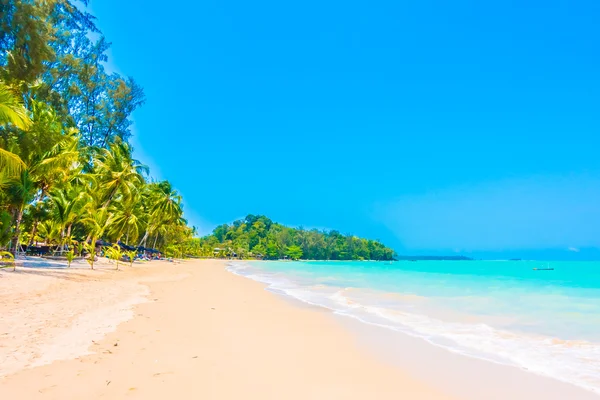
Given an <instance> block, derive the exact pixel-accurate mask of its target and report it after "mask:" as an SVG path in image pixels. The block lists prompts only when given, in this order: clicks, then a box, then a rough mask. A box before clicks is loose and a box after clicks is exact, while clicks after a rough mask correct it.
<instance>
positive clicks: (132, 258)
mask: <svg viewBox="0 0 600 400" xmlns="http://www.w3.org/2000/svg"><path fill="white" fill-rule="evenodd" d="M124 254H125V255H126V256H127V258H128V259H129V266H130V267H133V262H134V261H135V256H137V251H135V250H130V251H125V252H124Z"/></svg>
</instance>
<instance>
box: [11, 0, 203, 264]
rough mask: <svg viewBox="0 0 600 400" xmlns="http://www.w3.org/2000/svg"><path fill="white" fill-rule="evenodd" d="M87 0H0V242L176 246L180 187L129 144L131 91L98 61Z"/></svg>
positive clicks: (181, 232)
mask: <svg viewBox="0 0 600 400" xmlns="http://www.w3.org/2000/svg"><path fill="white" fill-rule="evenodd" d="M87 3H88V1H87V0H81V1H77V2H75V1H71V0H45V1H36V0H0V25H1V26H0V250H4V251H10V252H11V253H13V254H14V253H16V252H19V251H21V250H23V249H25V248H26V247H27V246H30V245H34V244H36V243H43V244H45V245H53V246H54V247H55V248H59V249H62V250H64V251H65V253H66V254H67V257H68V258H69V259H72V257H73V254H78V255H81V253H82V250H83V249H87V250H88V252H89V253H91V254H95V243H96V241H97V240H106V241H108V242H111V243H117V242H121V243H124V244H127V245H131V246H132V247H137V246H145V247H153V248H158V249H161V250H162V251H163V252H167V253H169V252H170V253H172V254H175V253H177V254H181V253H182V249H183V248H184V246H185V245H187V244H188V242H189V241H190V240H191V238H192V235H193V229H192V228H190V227H188V226H187V223H186V220H185V219H184V218H183V206H182V199H181V196H180V195H179V194H178V192H177V191H176V190H175V189H174V188H173V187H172V185H171V183H169V182H168V181H160V182H156V181H153V180H152V179H151V178H150V175H149V171H148V168H147V167H146V166H144V165H142V164H141V163H140V162H139V161H137V160H136V159H135V158H134V156H133V148H132V146H131V144H130V142H129V139H130V137H131V123H132V122H131V118H130V117H131V114H132V112H133V111H134V110H136V109H137V108H138V107H139V106H141V105H142V104H143V102H144V93H143V90H142V88H141V87H140V86H139V85H138V84H137V83H136V82H135V80H134V79H133V78H130V77H122V76H121V75H119V74H116V73H109V72H107V71H106V69H105V63H106V61H107V50H108V48H109V43H108V42H107V41H106V39H105V38H104V36H103V35H102V32H100V30H99V29H98V27H97V26H96V23H95V19H94V17H93V16H92V15H91V14H89V13H88V12H87V11H86V8H87V5H88V4H87ZM75 249H78V251H77V252H75ZM110 253H111V255H114V257H117V256H119V258H120V257H121V256H122V255H123V254H121V253H119V251H117V250H116V249H114V248H113V249H111V251H110ZM70 261H71V260H69V263H70ZM91 265H92V267H93V257H91Z"/></svg>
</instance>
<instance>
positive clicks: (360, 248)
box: [190, 215, 394, 260]
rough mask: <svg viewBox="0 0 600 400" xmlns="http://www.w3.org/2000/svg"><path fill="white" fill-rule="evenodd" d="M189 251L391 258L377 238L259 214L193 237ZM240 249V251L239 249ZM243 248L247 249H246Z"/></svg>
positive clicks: (273, 257) (312, 257) (272, 256)
mask: <svg viewBox="0 0 600 400" xmlns="http://www.w3.org/2000/svg"><path fill="white" fill-rule="evenodd" d="M190 248H191V249H193V252H192V254H197V255H203V256H212V255H213V254H214V249H215V248H219V249H223V250H222V251H220V252H218V253H217V255H220V254H223V256H227V255H233V253H235V254H236V255H237V256H238V257H242V258H243V257H245V256H252V257H259V258H265V259H269V260H276V259H281V258H284V257H285V256H287V257H289V258H291V259H293V260H297V259H310V260H392V259H393V257H394V251H393V250H392V249H390V248H388V247H385V246H384V245H383V244H381V243H380V242H379V241H376V240H369V239H362V238H358V237H356V236H353V235H342V234H340V233H339V232H337V231H319V230H316V229H313V230H310V231H308V230H304V229H301V228H297V229H296V228H289V227H286V226H283V225H281V224H277V223H274V222H273V221H271V220H270V219H269V218H267V217H265V216H262V215H248V216H247V217H246V218H245V219H243V220H238V221H234V222H233V223H232V224H231V225H227V224H225V225H220V226H218V227H217V228H215V230H214V231H213V233H212V234H211V235H208V236H206V237H203V238H201V239H197V242H195V243H194V245H193V246H190ZM240 249H242V250H244V251H240ZM246 250H247V251H246Z"/></svg>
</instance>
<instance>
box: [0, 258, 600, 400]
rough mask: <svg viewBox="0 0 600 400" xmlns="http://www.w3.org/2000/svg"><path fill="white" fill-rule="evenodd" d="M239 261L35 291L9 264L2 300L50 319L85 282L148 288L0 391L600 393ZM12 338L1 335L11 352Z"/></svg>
mask: <svg viewBox="0 0 600 400" xmlns="http://www.w3.org/2000/svg"><path fill="white" fill-rule="evenodd" d="M228 264H229V262H223V261H214V260H194V261H186V262H183V263H181V264H177V265H174V264H171V263H149V264H145V265H140V266H138V265H136V266H134V267H133V268H131V269H130V268H129V267H128V268H127V269H125V268H124V270H123V271H121V272H116V271H115V273H112V272H111V271H109V270H103V269H99V270H96V271H89V270H83V269H82V270H77V269H75V270H69V271H66V272H64V273H65V274H67V276H66V277H62V278H55V277H46V278H48V279H53V281H52V284H48V285H46V286H43V285H41V286H39V290H37V291H34V292H33V293H26V292H25V291H23V290H21V289H22V288H21V289H19V288H18V287H12V288H11V287H9V285H7V284H6V283H7V281H8V280H5V279H4V278H6V277H9V276H10V274H11V272H7V273H0V275H2V277H1V278H0V289H1V290H0V300H2V301H3V303H2V305H3V306H4V307H7V306H9V305H10V304H7V303H6V300H7V298H6V297H4V296H6V295H7V294H9V293H8V291H7V290H6V289H9V290H13V291H15V293H17V296H22V298H33V299H37V300H36V301H38V303H36V304H33V305H32V304H29V305H27V304H24V303H23V302H22V299H21V301H18V302H17V303H18V304H13V306H14V307H18V306H21V307H22V309H23V310H25V311H29V312H31V311H32V308H31V307H32V306H38V307H39V306H40V304H42V305H44V304H45V306H46V307H47V308H45V309H43V310H42V311H44V313H45V315H49V316H47V317H46V320H44V318H40V320H42V321H45V322H47V321H51V320H52V319H53V318H54V319H56V318H57V317H56V315H57V313H56V310H54V313H53V312H52V311H51V310H50V309H51V308H52V307H53V306H55V305H56V302H57V301H59V300H60V299H61V298H62V301H63V304H70V303H69V300H72V299H73V297H72V295H77V294H79V295H81V294H82V289H83V288H84V286H81V285H82V280H83V284H84V285H85V284H88V283H89V284H94V285H99V286H97V287H98V288H105V289H108V288H111V287H112V288H114V287H115V286H119V285H122V284H123V282H129V283H131V282H136V283H137V284H140V285H142V286H143V287H145V288H147V292H146V294H145V299H144V301H142V302H138V303H137V304H128V305H126V306H124V309H127V310H130V311H131V314H128V316H129V317H132V318H129V319H127V320H125V321H124V322H123V321H121V323H120V324H119V325H118V326H116V325H115V326H114V327H115V328H116V330H112V331H110V330H108V331H103V332H95V333H96V334H100V335H104V336H103V338H102V339H97V337H93V335H88V334H86V332H85V331H84V330H83V331H82V330H78V331H77V333H76V334H75V335H71V336H67V338H71V339H73V338H75V336H76V337H77V339H80V340H81V339H83V342H86V341H87V347H88V348H87V349H86V352H82V353H81V354H77V355H74V354H71V357H69V358H71V359H67V360H58V361H54V362H52V363H51V364H47V365H41V366H31V367H30V368H27V369H21V370H19V371H18V372H16V373H13V374H9V375H8V376H5V377H4V378H2V377H0V392H2V393H6V394H8V395H9V396H8V397H11V398H27V399H37V398H39V399H54V398H56V399H59V398H60V399H61V400H62V399H79V398H100V397H105V398H106V397H108V398H116V399H118V398H130V397H133V398H136V397H137V398H140V399H155V398H156V399H162V398H165V397H167V396H172V397H173V396H174V397H176V398H209V399H234V398H235V399H237V398H273V399H280V398H286V399H296V398H297V399H305V398H326V399H364V398H373V397H374V396H375V397H376V398H390V399H392V398H403V397H404V398H410V399H415V400H418V399H465V400H479V399H482V398H485V399H490V400H495V399H498V400H499V399H506V398H511V399H531V398H541V397H543V398H545V399H549V400H559V399H564V398H577V399H581V400H588V399H589V400H594V399H597V398H598V397H597V395H596V394H594V393H593V392H588V391H585V390H583V389H580V388H577V387H575V386H573V385H570V384H567V383H563V382H559V381H556V380H554V379H551V378H545V377H542V376H538V375H534V374H532V373H529V372H526V371H523V370H521V369H519V368H516V367H508V366H503V365H494V364H492V363H489V362H487V361H482V360H476V359H472V358H470V357H467V356H463V355H459V354H453V353H451V352H449V351H447V350H445V349H442V348H439V347H436V346H434V345H432V344H429V343H427V342H425V341H423V340H422V339H418V338H415V337H410V336H408V335H406V334H401V333H399V332H393V331H390V330H387V329H382V328H379V327H376V326H372V325H368V324H365V323H363V322H359V321H356V320H353V319H352V318H347V317H344V316H340V315H335V314H333V313H332V312H331V311H330V310H328V309H325V308H323V307H320V306H317V305H309V304H307V303H302V302H301V301H300V300H297V299H295V298H293V297H291V296H287V295H281V294H279V293H274V292H272V291H269V290H268V285H266V284H264V283H260V282H257V281H254V280H252V279H249V278H247V277H243V276H239V275H237V274H234V273H232V272H230V271H228V270H227V267H228ZM109 267H111V266H109ZM48 271H50V272H51V273H55V272H56V271H52V270H46V269H44V270H43V271H40V270H30V271H28V270H27V269H23V273H22V274H21V275H23V276H22V278H25V279H29V280H31V279H32V278H36V277H37V273H41V272H44V273H47V272H48ZM63 271H64V270H62V271H61V272H63ZM71 275H73V276H71ZM13 278H14V277H13ZM66 278H68V279H66ZM59 279H60V280H59ZM34 280H36V279H34ZM88 281H89V282H88ZM46 283H47V282H46ZM57 285H58V286H57ZM65 285H67V286H68V285H71V287H70V289H68V288H67V286H65ZM66 288H67V289H66ZM131 288H132V287H131V286H128V296H129V298H131V297H132V296H133V293H134V291H132V290H131ZM57 289H60V290H59V291H58V292H57V291H56V290H57ZM19 290H20V292H19ZM72 290H74V291H72ZM52 293H54V295H55V297H51V294H52ZM93 293H95V295H98V294H101V295H100V296H99V297H96V298H95V300H96V301H99V302H97V303H95V304H100V303H101V300H103V301H106V293H104V292H100V291H96V292H93ZM92 297H93V296H92ZM18 298H21V297H18ZM65 299H66V301H67V303H64V302H65ZM59 302H60V301H59ZM88 302H89V299H88ZM48 307H49V308H48ZM117 308H118V307H117ZM89 311H91V312H94V309H93V308H90V309H88V310H86V312H89ZM96 311H97V309H96ZM113 311H114V309H113ZM121 311H123V309H121ZM67 314H68V313H67ZM38 317H39V316H38ZM113 317H114V316H113ZM3 318H4V315H3V316H2V317H1V318H0V322H5V321H4V320H3ZM76 319H77V318H75V320H76ZM24 322H25V325H26V324H27V321H26V320H25V321H24ZM1 326H2V324H0V327H1ZM5 328H6V326H5ZM9 329H10V328H9ZM48 332H50V334H48ZM54 332H55V331H54ZM0 333H3V332H2V330H0ZM40 333H41V334H42V335H43V336H44V337H46V336H52V335H53V334H54V333H53V331H45V330H44V331H42V332H40ZM57 337H60V335H56V336H55V337H54V338H55V339H56V338H57ZM31 338H33V337H30V339H31ZM73 341H74V342H76V341H75V340H73ZM10 345H11V343H10V341H6V340H5V341H4V342H0V358H1V356H2V355H3V352H5V351H6V349H8V348H9V346H10ZM34 345H35V343H32V342H31V341H30V342H28V346H30V347H33V346H34ZM57 347H63V348H67V349H68V348H72V347H73V346H71V343H70V342H67V341H65V340H58V341H56V342H55V343H54V347H52V346H50V347H47V348H54V349H56V348H57ZM78 348H79V349H81V346H79V347H78ZM21 349H22V347H21ZM44 351H46V350H44ZM10 395H12V396H10Z"/></svg>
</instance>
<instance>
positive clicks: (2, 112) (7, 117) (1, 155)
mask: <svg viewBox="0 0 600 400" xmlns="http://www.w3.org/2000/svg"><path fill="white" fill-rule="evenodd" d="M7 124H12V125H14V126H15V127H17V128H19V129H23V130H26V129H27V128H29V126H30V125H31V119H30V118H29V114H28V111H27V109H26V108H25V107H24V106H23V102H22V101H21V99H20V98H19V96H18V95H17V93H16V92H15V91H14V90H13V89H12V88H11V87H10V86H8V85H7V84H6V83H4V82H0V126H5V125H7ZM24 166H25V164H24V163H23V160H21V158H20V157H19V156H18V155H16V154H14V153H11V152H10V151H8V150H5V149H1V148H0V170H2V171H6V172H7V173H8V174H9V175H15V174H17V173H18V172H19V171H20V170H21V168H23V167H24Z"/></svg>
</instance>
